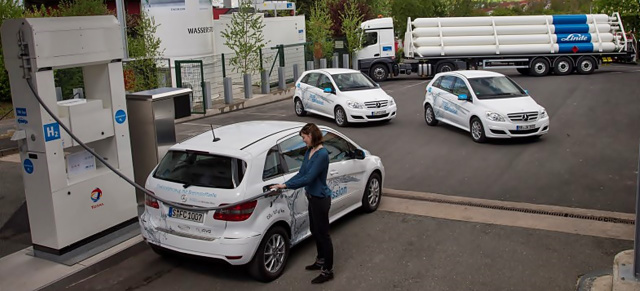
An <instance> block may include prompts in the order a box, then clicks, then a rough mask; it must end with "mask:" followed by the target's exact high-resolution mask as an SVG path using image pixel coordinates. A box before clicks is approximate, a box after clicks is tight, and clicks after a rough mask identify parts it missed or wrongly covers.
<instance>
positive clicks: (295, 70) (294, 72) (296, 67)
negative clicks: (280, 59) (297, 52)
mask: <svg viewBox="0 0 640 291" xmlns="http://www.w3.org/2000/svg"><path fill="white" fill-rule="evenodd" d="M299 77H300V74H298V64H293V82H294V83H295V82H297V81H298V78H299Z"/></svg>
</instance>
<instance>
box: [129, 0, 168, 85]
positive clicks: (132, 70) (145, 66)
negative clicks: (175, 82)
mask: <svg viewBox="0 0 640 291" xmlns="http://www.w3.org/2000/svg"><path fill="white" fill-rule="evenodd" d="M128 22H130V23H131V24H132V28H131V29H130V31H129V32H128V35H127V42H128V47H129V58H131V59H133V60H132V61H129V62H127V63H126V64H125V65H124V71H125V80H126V82H125V83H126V89H127V91H130V92H138V91H144V90H149V89H155V88H158V73H157V72H158V70H157V63H156V62H157V60H158V59H159V58H161V57H162V54H163V51H161V50H160V39H159V38H157V37H156V35H155V33H156V30H157V28H158V26H159V25H157V24H156V23H155V20H154V19H153V17H150V16H149V15H148V14H147V13H146V12H144V11H143V12H142V13H141V14H140V16H139V17H138V18H135V19H131V20H130V21H128Z"/></svg>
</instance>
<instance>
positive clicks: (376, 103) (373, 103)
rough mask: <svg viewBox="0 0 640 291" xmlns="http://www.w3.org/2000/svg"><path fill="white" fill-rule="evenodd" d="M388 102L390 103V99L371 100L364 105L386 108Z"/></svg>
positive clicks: (373, 107)
mask: <svg viewBox="0 0 640 291" xmlns="http://www.w3.org/2000/svg"><path fill="white" fill-rule="evenodd" d="M387 103H389V101H386V100H385V101H371V102H365V103H364V106H366V107H367V108H372V109H375V108H384V107H387V105H388V104H387Z"/></svg>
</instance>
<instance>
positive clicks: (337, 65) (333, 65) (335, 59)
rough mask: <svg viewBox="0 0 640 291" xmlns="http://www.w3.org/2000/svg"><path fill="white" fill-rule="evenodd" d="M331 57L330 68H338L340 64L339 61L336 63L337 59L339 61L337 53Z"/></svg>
mask: <svg viewBox="0 0 640 291" xmlns="http://www.w3.org/2000/svg"><path fill="white" fill-rule="evenodd" d="M331 59H332V61H333V62H332V64H331V65H332V68H339V67H340V65H339V63H338V61H339V60H338V56H337V55H334V56H333V57H332V58H331Z"/></svg>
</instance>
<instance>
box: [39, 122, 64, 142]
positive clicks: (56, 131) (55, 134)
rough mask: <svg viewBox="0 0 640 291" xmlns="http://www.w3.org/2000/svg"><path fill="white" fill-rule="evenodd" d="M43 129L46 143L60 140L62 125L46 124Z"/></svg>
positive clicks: (55, 123)
mask: <svg viewBox="0 0 640 291" xmlns="http://www.w3.org/2000/svg"><path fill="white" fill-rule="evenodd" d="M43 128H44V141H45V142H48V141H52V140H56V139H60V124H58V123H57V122H54V123H49V124H45V125H44V126H43Z"/></svg>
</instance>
